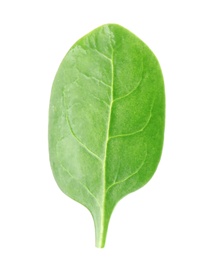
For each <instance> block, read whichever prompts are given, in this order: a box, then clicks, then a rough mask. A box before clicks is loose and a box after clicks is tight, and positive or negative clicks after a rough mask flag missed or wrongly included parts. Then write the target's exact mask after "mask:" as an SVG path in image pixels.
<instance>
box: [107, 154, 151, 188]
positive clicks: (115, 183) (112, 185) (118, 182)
mask: <svg viewBox="0 0 210 260" xmlns="http://www.w3.org/2000/svg"><path fill="white" fill-rule="evenodd" d="M146 158H147V150H146V153H145V157H144V160H143V161H142V163H141V165H140V166H139V167H138V169H137V170H136V171H135V172H134V173H132V174H130V175H129V176H128V177H126V178H124V179H123V180H121V181H117V182H114V183H113V184H111V185H110V186H109V187H108V188H107V190H106V193H107V192H108V191H109V190H110V189H111V188H112V187H114V186H115V185H117V184H120V183H123V182H125V181H127V180H128V179H130V178H132V177H133V176H134V175H136V174H137V173H138V172H139V171H140V170H141V168H142V167H143V165H144V163H145V161H146Z"/></svg>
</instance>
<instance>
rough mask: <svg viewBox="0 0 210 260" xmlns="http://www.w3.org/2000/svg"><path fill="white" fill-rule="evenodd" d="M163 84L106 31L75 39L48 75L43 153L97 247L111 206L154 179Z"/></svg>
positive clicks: (152, 60) (150, 61) (142, 57)
mask: <svg viewBox="0 0 210 260" xmlns="http://www.w3.org/2000/svg"><path fill="white" fill-rule="evenodd" d="M164 110H165V97H164V84H163V77H162V73H161V69H160V66H159V64H158V61H157V59H156V57H155V56H154V54H153V53H152V52H151V50H150V49H149V48H148V47H147V46H146V45H145V44H144V43H143V42H142V41H141V40H140V39H139V38H137V37H136V36H135V35H134V34H132V33H131V32H129V31H128V30H126V29H125V28H123V27H121V26H119V25H115V24H108V25H104V26H101V27H99V28H97V29H95V30H94V31H92V32H90V33H89V34H88V35H86V36H84V37H83V38H81V39H80V40H79V41H78V42H76V44H74V45H73V47H72V48H71V49H70V50H69V52H68V53H67V55H66V56H65V57H64V59H63V61H62V63H61V65H60V67H59V69H58V72H57V74H56V77H55V80H54V83H53V88H52V93H51V100H50V110H49V152H50V162H51V167H52V170H53V174H54V177H55V179H56V182H57V184H58V186H59V187H60V188H61V190H62V191H63V192H64V193H65V194H66V195H68V196H69V197H71V198H72V199H74V200H76V201H78V202H79V203H81V204H83V205H84V206H85V207H87V208H88V209H89V210H90V212H91V214H92V216H93V219H94V223H95V233H96V246H97V247H103V246H104V244H105V239H106V233H107V228H108V223H109V219H110V216H111V213H112V211H113V209H114V207H115V205H116V203H117V202H118V201H119V200H120V199H121V198H123V197H124V196H125V195H127V194H129V193H131V192H133V191H135V190H137V189H139V188H141V187H142V186H143V185H144V184H146V183H147V182H148V181H149V179H150V178H151V177H152V175H153V174H154V172H155V170H156V168H157V165H158V162H159V160H160V156H161V151H162V144H163V135H164V113H165V112H164Z"/></svg>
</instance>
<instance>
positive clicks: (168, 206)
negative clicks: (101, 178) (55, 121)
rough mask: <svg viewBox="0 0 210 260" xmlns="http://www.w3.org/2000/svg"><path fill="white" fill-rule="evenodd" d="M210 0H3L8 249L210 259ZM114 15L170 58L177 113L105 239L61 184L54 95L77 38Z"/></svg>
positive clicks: (1, 183) (169, 83)
mask: <svg viewBox="0 0 210 260" xmlns="http://www.w3.org/2000/svg"><path fill="white" fill-rule="evenodd" d="M208 4H209V1H204V0H203V1H202V0H199V1H193V0H192V1H186V0H182V1H181V0H180V1H179V0H176V1H168V0H166V1H163V0H162V1H161V0H159V1H156V0H154V1H152V0H144V1H133V0H129V1H114V0H112V1H110V0H106V1H104V0H103V1H99V0H98V1H93V0H89V1H88V0H87V1H85V0H84V1H82V0H74V1H70V0H69V1H62V0H59V1H53V0H52V1H44V0H42V1H41V0H40V1H39V0H37V1H23V0H19V1H15V0H13V1H9V0H8V1H6V0H5V1H4V0H2V1H1V2H0V259H2V260H8V259H9V260H12V259H21V260H26V259H27V260H28V259H30V260H33V259H36V260H37V259H39V260H42V259H43V260H46V259H50V260H54V259H59V260H61V259H62V260H63V259H64V260H65V259H93V260H94V259H97V260H98V259H111V260H112V259H142V260H154V259H158V260H159V259H160V260H169V259H170V260H173V259H176V260H177V259H179V260H182V259H183V260H185V259H202V260H209V259H210V102H209V100H210V95H209V93H210V92H209V88H210V15H209V10H210V8H209V6H208ZM105 23H118V24H121V25H122V26H124V27H126V28H127V29H129V30H130V31H132V32H133V33H135V34H136V35H137V36H139V37H140V38H141V39H142V40H143V41H144V42H145V43H147V45H148V46H149V47H150V48H151V49H152V50H153V52H154V53H155V54H156V56H157V57H158V59H159V62H160V64H161V67H162V70H163V74H164V79H165V88H166V98H167V116H166V132H165V143H164V150H163V154H162V158H161V162H160V164H159V167H158V170H157V171H156V173H155V175H154V177H153V178H152V180H151V181H150V182H149V183H148V184H147V185H146V186H145V187H143V188H142V189H140V190H139V191H137V192H135V193H132V194H130V195H128V196H127V197H125V198H124V199H123V200H122V201H120V202H119V204H118V205H117V207H116V208H115V210H114V213H113V215H112V218H111V222H110V225H109V231H108V236H107V243H106V247H105V248H104V249H97V248H95V246H94V244H95V242H94V226H93V221H92V218H91V215H90V213H89V212H88V211H87V210H86V208H84V207H83V206H81V205H80V204H78V203H76V202H75V201H73V200H71V199H70V198H68V197H67V196H65V195H64V194H63V193H62V192H61V191H60V190H59V188H58V187H57V185H56V183H55V181H54V179H53V175H52V172H51V169H50V165H49V159H48V141H47V127H48V106H49V98H50V91H51V85H52V81H53V79H54V76H55V73H56V71H57V68H58V66H59V64H60V62H61V60H62V58H63V57H64V55H65V54H66V52H67V51H68V49H69V48H70V47H71V45H72V44H74V43H75V41H77V40H78V39H79V38H80V37H82V36H83V35H85V34H86V33H88V32H89V31H91V30H93V29H95V28H96V27H98V26H100V25H102V24H105Z"/></svg>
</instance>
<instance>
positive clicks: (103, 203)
mask: <svg viewBox="0 0 210 260" xmlns="http://www.w3.org/2000/svg"><path fill="white" fill-rule="evenodd" d="M113 56H114V50H113V48H112V54H111V58H110V59H109V60H110V65H111V92H110V105H109V114H108V124H107V130H106V140H105V152H104V160H103V173H102V175H103V194H102V207H101V229H100V230H101V235H103V232H104V228H105V225H104V224H105V223H104V221H105V206H106V160H107V150H108V143H109V139H110V138H109V132H110V125H111V114H112V104H113V88H114V64H113V58H114V57H113Z"/></svg>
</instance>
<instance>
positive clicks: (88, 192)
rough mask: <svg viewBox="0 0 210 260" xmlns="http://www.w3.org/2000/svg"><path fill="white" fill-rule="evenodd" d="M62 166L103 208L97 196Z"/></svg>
mask: <svg viewBox="0 0 210 260" xmlns="http://www.w3.org/2000/svg"><path fill="white" fill-rule="evenodd" d="M60 165H61V167H62V168H63V169H64V171H66V172H67V173H68V174H69V176H70V177H71V178H72V179H74V180H75V181H77V182H78V183H79V184H80V185H81V186H82V187H83V188H84V189H85V190H86V191H87V192H88V193H89V194H90V195H91V196H92V197H93V198H94V199H95V201H96V203H97V204H98V206H99V208H101V205H100V203H99V201H98V199H97V198H96V197H95V195H94V194H93V193H92V192H91V191H90V189H88V187H87V186H85V185H84V184H83V183H82V182H81V181H80V180H79V179H77V178H75V177H74V176H73V175H72V174H71V173H70V172H69V171H68V170H67V169H66V168H65V167H64V166H63V164H62V163H61V164H60Z"/></svg>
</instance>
